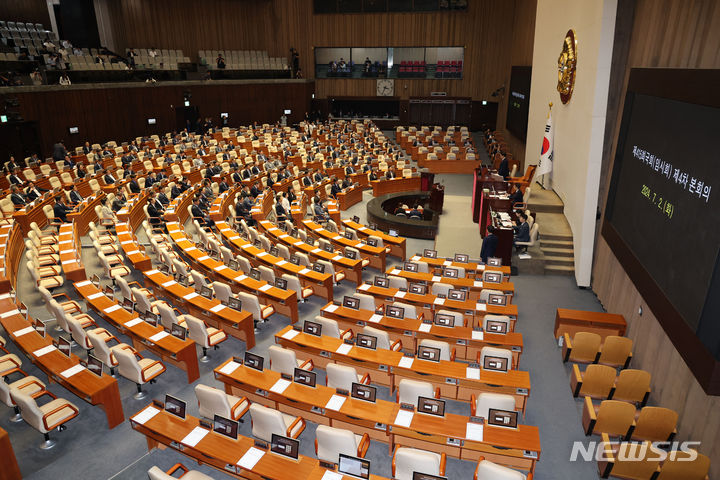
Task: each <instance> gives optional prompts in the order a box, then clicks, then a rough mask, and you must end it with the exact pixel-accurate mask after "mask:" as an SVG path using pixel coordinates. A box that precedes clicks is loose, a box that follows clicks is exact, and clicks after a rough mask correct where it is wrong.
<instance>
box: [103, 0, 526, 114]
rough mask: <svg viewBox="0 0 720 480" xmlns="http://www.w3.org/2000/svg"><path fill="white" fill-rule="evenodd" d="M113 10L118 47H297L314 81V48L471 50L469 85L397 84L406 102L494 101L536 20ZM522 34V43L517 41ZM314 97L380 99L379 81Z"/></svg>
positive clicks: (521, 1)
mask: <svg viewBox="0 0 720 480" xmlns="http://www.w3.org/2000/svg"><path fill="white" fill-rule="evenodd" d="M108 6H109V8H110V14H111V18H112V19H113V20H112V21H113V31H114V32H115V44H116V46H117V47H118V48H123V49H124V48H125V47H131V46H132V47H146V48H147V47H156V48H180V49H182V50H183V51H184V52H185V54H186V55H189V56H191V57H194V56H195V55H197V51H198V50H199V49H219V48H224V49H238V50H239V49H243V50H248V49H252V50H267V51H268V52H269V54H270V56H287V54H288V52H289V49H290V47H295V48H296V49H297V50H298V52H299V53H300V66H301V68H302V70H303V73H304V75H305V77H306V78H312V77H313V76H314V68H313V67H314V66H313V63H314V55H313V48H314V47H331V46H367V47H373V46H398V47H401V46H464V47H465V59H464V66H465V72H464V78H463V79H462V80H397V82H396V95H398V96H400V97H402V98H408V97H410V96H427V95H429V93H430V92H432V91H445V92H447V93H448V95H451V96H465V97H472V98H474V99H476V100H480V99H483V98H488V99H489V96H490V93H491V92H492V91H493V90H495V89H496V88H498V87H499V86H500V85H502V84H503V83H504V82H506V81H507V77H508V75H509V71H510V65H511V57H514V56H515V55H516V54H517V55H518V58H522V57H525V58H526V57H527V51H528V50H529V51H530V52H532V37H533V32H534V18H535V14H534V13H535V0H482V1H474V2H471V4H470V8H469V9H468V11H467V12H434V13H395V14H368V15H362V14H357V15H314V14H313V5H312V0H259V1H252V2H250V1H242V2H238V1H237V0H206V1H203V2H197V1H191V0H115V1H112V2H109V4H108ZM518 9H527V10H528V11H527V12H522V13H520V14H516V13H517V12H516V10H518ZM513 30H516V31H515V32H514V31H513ZM518 32H520V33H518ZM515 33H518V35H517V36H519V37H520V38H521V39H523V41H521V42H515V41H514V39H515V38H516V37H517V36H516V35H515ZM527 38H529V39H530V42H529V43H527V42H525V41H524V39H527ZM513 47H515V48H516V49H519V50H522V52H521V53H517V52H516V51H515V50H514V49H513ZM528 64H529V63H528ZM315 94H316V97H317V98H327V97H331V96H374V95H375V81H374V80H318V81H317V82H316V91H315Z"/></svg>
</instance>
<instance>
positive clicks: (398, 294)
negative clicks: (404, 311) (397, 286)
mask: <svg viewBox="0 0 720 480" xmlns="http://www.w3.org/2000/svg"><path fill="white" fill-rule="evenodd" d="M406 294H407V292H401V291H399V290H398V292H397V293H396V294H395V298H405V295H406Z"/></svg>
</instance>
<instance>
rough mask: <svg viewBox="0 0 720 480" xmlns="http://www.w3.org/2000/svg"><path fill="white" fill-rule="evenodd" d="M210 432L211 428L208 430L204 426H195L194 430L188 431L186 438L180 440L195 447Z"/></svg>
mask: <svg viewBox="0 0 720 480" xmlns="http://www.w3.org/2000/svg"><path fill="white" fill-rule="evenodd" d="M208 433H210V430H206V429H204V428H202V427H195V428H193V430H192V432H190V433H188V434H187V435H186V436H185V438H183V439H182V440H180V443H183V444H185V445H187V446H188V447H194V446H195V445H197V444H198V443H199V442H200V440H202V439H203V438H205V435H207V434H208Z"/></svg>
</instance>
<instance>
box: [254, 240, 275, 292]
mask: <svg viewBox="0 0 720 480" xmlns="http://www.w3.org/2000/svg"><path fill="white" fill-rule="evenodd" d="M268 250H269V249H268ZM266 251H267V250H266ZM258 270H260V279H261V280H264V281H266V282H267V283H268V284H269V285H274V284H275V272H274V271H273V269H272V268H269V267H266V266H265V265H260V266H258Z"/></svg>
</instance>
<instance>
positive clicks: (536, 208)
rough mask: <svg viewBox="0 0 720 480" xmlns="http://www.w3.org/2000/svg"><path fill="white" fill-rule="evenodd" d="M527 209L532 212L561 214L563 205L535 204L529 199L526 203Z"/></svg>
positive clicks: (563, 208)
mask: <svg viewBox="0 0 720 480" xmlns="http://www.w3.org/2000/svg"><path fill="white" fill-rule="evenodd" d="M528 210H530V211H531V212H534V213H560V214H562V213H563V212H564V211H565V206H564V205H562V204H560V205H544V204H535V203H533V202H532V200H530V203H528Z"/></svg>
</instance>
